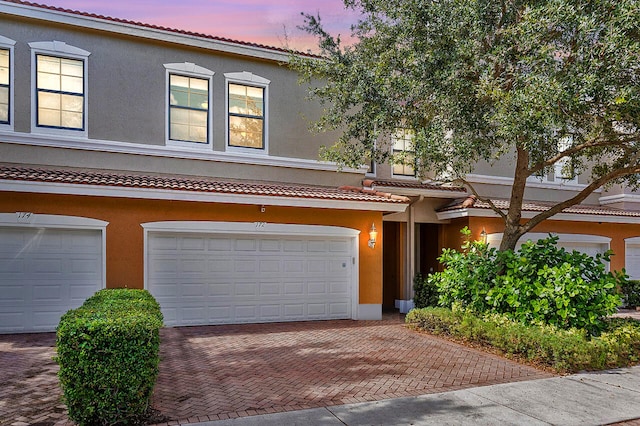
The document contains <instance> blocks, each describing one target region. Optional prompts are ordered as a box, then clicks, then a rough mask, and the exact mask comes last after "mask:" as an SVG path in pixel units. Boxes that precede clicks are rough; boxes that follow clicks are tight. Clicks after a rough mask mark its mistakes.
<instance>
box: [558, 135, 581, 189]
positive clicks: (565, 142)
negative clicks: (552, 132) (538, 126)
mask: <svg viewBox="0 0 640 426" xmlns="http://www.w3.org/2000/svg"><path fill="white" fill-rule="evenodd" d="M571 143H572V139H571V137H566V138H562V139H560V140H559V141H558V152H562V151H564V150H566V149H569V148H571ZM553 166H554V173H553V180H554V182H561V183H575V184H577V183H578V176H577V175H576V173H575V170H574V168H573V164H572V162H571V158H570V157H562V158H561V159H560V160H558V161H556V163H555V164H554V165H553Z"/></svg>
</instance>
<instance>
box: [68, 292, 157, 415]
mask: <svg viewBox="0 0 640 426" xmlns="http://www.w3.org/2000/svg"><path fill="white" fill-rule="evenodd" d="M162 319H163V318H162V313H161V312H160V306H159V305H158V303H157V302H156V300H155V299H154V298H153V296H151V294H149V292H147V291H145V290H132V289H105V290H101V291H99V292H97V293H96V294H95V295H93V296H92V297H90V298H89V299H87V300H86V301H85V303H84V304H83V305H82V306H81V307H80V308H78V309H74V310H71V311H69V312H67V313H66V314H64V315H63V316H62V318H61V320H60V324H59V325H58V328H57V339H56V349H57V356H56V361H57V362H58V364H60V372H59V373H58V376H59V378H60V383H61V385H62V389H63V392H64V401H65V403H66V405H67V408H68V410H69V417H70V418H71V419H72V420H73V421H75V422H76V423H78V424H80V425H89V424H90V425H113V424H139V423H142V422H144V419H145V417H146V416H147V415H148V412H149V399H150V398H151V394H152V392H153V387H154V385H155V382H156V379H157V376H158V364H159V362H160V357H159V348H160V335H159V330H160V328H161V327H162Z"/></svg>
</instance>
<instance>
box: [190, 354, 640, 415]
mask: <svg viewBox="0 0 640 426" xmlns="http://www.w3.org/2000/svg"><path fill="white" fill-rule="evenodd" d="M637 418H640V366H637V367H631V368H624V369H616V370H609V371H601V372H594V373H584V374H576V375H571V376H565V377H555V378H551V379H539V380H530V381H525V382H516V383H505V384H499V385H492V386H484V387H477V388H471V389H465V390H459V391H452V392H444V393H439V394H431V395H424V396H418V397H408V398H395V399H387V400H382V401H376V402H366V403H357V404H346V405H337V406H331V407H324V408H315V409H310V410H302V411H290V412H285V413H277V414H266V415H259V416H251V417H241V418H235V419H230V420H220V421H214V422H204V423H196V424H195V425H198V426H226V425H229V426H245V425H246V426H253V425H256V426H257V425H260V426H264V425H267V426H270V425H273V426H276V425H277V426H280V425H348V426H354V425H443V424H450V425H496V424H510V425H518V424H521V425H548V424H554V425H602V424H610V423H616V422H622V421H625V420H631V419H637ZM633 423H635V422H633Z"/></svg>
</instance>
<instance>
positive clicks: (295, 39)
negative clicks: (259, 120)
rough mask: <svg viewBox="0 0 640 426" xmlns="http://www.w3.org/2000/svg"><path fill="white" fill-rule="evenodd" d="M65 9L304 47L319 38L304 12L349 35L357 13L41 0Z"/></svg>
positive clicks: (266, 5)
mask: <svg viewBox="0 0 640 426" xmlns="http://www.w3.org/2000/svg"><path fill="white" fill-rule="evenodd" d="M37 2H39V3H43V4H47V5H50V6H57V7H63V8H66V9H73V10H80V11H83V12H91V13H96V14H99V15H106V16H111V17H115V18H123V19H128V20H133V21H139V22H144V23H148V24H155V25H162V26H166V27H170V28H177V29H183V30H189V31H195V32H201V33H205V34H211V35H214V36H218V37H226V38H231V39H234V40H241V41H247V42H254V43H261V44H265V45H269V46H275V47H283V46H284V45H285V43H286V42H287V40H288V45H289V47H292V48H294V49H297V50H300V51H307V50H315V48H316V46H317V43H316V41H315V40H314V39H313V38H312V37H310V36H309V35H308V34H306V33H305V32H304V31H302V30H300V29H298V26H299V25H302V24H303V17H302V15H301V13H302V12H304V13H311V14H316V13H319V14H320V17H321V18H322V22H323V25H324V26H325V29H326V30H328V31H329V33H331V34H333V35H337V34H340V35H341V38H342V39H343V40H345V41H347V40H348V39H349V35H350V27H351V25H352V24H354V23H356V22H357V19H358V15H357V13H355V12H354V11H352V10H348V9H345V7H344V3H343V2H342V0H317V1H301V0H233V1H232V0H182V1H180V2H177V1H168V0H136V1H130V0H129V1H127V0H110V1H101V0H94V1H86V0H37Z"/></svg>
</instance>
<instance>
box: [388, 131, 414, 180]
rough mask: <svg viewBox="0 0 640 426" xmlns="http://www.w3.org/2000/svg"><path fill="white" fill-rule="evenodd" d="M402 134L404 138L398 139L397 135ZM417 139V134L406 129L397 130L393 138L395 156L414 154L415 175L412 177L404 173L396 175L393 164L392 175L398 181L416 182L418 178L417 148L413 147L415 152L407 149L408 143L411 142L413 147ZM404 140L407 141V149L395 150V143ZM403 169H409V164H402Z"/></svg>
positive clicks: (392, 146)
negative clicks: (402, 153)
mask: <svg viewBox="0 0 640 426" xmlns="http://www.w3.org/2000/svg"><path fill="white" fill-rule="evenodd" d="M400 132H402V136H403V137H402V138H398V137H397V135H398V134H399V133H400ZM414 138H415V133H414V132H413V130H410V129H405V128H400V129H398V130H396V132H395V133H394V135H393V136H392V137H391V153H392V154H395V153H396V152H407V153H413V162H414V164H413V166H412V167H413V174H412V175H408V174H403V173H396V172H395V170H394V168H395V164H391V175H392V176H393V177H394V178H396V179H406V180H416V179H417V177H418V174H417V170H416V168H417V167H416V150H415V146H414V147H413V148H414V149H413V150H408V149H406V143H407V141H409V142H410V143H411V144H412V145H413V144H414V143H413V139H414ZM399 139H401V140H403V141H405V149H403V150H399V149H395V141H396V140H399ZM402 167H403V169H404V168H406V167H408V165H407V164H402Z"/></svg>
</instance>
